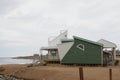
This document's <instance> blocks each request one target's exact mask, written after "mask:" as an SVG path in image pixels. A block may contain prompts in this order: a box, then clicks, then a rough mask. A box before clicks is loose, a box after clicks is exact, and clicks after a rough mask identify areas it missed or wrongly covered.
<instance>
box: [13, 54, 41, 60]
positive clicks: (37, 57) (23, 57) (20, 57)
mask: <svg viewBox="0 0 120 80" xmlns="http://www.w3.org/2000/svg"><path fill="white" fill-rule="evenodd" d="M39 58H40V56H39V54H34V55H33V56H18V57H13V59H39Z"/></svg>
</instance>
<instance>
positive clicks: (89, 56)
mask: <svg viewBox="0 0 120 80" xmlns="http://www.w3.org/2000/svg"><path fill="white" fill-rule="evenodd" d="M73 38H74V40H62V43H63V44H61V45H59V48H61V47H60V46H62V47H64V48H66V45H67V44H72V45H71V46H70V48H69V49H67V51H65V52H66V53H62V51H59V48H58V51H59V55H60V56H64V57H62V58H61V64H103V51H102V50H103V45H102V44H100V43H97V42H93V41H90V40H86V39H83V38H79V37H76V36H74V37H73ZM65 44H66V45H65ZM63 45H64V46H63ZM67 47H68V46H67ZM60 50H61V49H60Z"/></svg>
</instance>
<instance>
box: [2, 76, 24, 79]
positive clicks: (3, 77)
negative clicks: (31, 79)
mask: <svg viewBox="0 0 120 80" xmlns="http://www.w3.org/2000/svg"><path fill="white" fill-rule="evenodd" d="M0 80H24V79H18V78H16V77H14V76H12V75H0Z"/></svg>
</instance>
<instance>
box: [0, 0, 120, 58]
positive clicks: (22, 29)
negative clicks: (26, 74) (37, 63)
mask: <svg viewBox="0 0 120 80" xmlns="http://www.w3.org/2000/svg"><path fill="white" fill-rule="evenodd" d="M60 30H68V35H69V37H70V38H72V36H73V35H75V36H79V37H82V38H85V39H89V40H93V41H98V40H99V39H101V38H103V39H106V40H109V41H111V42H114V43H116V44H117V46H118V48H120V0H0V57H4V56H24V55H32V54H34V53H38V52H39V49H40V47H41V46H47V41H48V37H49V36H56V35H58V34H59V32H60Z"/></svg>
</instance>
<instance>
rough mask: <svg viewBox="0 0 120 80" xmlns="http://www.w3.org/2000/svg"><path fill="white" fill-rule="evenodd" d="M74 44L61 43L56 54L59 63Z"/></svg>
mask: <svg viewBox="0 0 120 80" xmlns="http://www.w3.org/2000/svg"><path fill="white" fill-rule="evenodd" d="M73 43H74V42H68V43H62V44H59V45H58V53H59V58H60V61H61V60H62V59H63V57H64V56H65V54H66V53H67V52H68V50H69V49H70V48H71V47H72V45H73Z"/></svg>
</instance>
